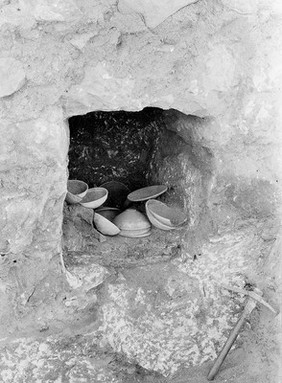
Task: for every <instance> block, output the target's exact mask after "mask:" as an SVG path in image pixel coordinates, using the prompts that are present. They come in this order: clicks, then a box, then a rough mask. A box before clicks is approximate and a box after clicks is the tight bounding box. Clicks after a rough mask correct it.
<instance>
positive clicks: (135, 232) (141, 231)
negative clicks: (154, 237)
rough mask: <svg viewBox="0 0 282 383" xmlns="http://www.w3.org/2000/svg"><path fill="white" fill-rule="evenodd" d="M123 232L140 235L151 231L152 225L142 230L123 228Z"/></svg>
mask: <svg viewBox="0 0 282 383" xmlns="http://www.w3.org/2000/svg"><path fill="white" fill-rule="evenodd" d="M121 231H122V232H123V233H125V234H126V233H127V234H131V235H132V236H136V237H137V236H139V235H143V234H147V233H149V231H151V227H147V228H146V229H140V230H124V229H123V230H121Z"/></svg>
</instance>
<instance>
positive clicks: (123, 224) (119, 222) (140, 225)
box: [113, 209, 151, 231]
mask: <svg viewBox="0 0 282 383" xmlns="http://www.w3.org/2000/svg"><path fill="white" fill-rule="evenodd" d="M113 223H114V224H115V225H116V226H117V227H119V228H120V229H121V230H129V231H134V230H142V229H148V228H150V227H151V224H150V222H149V221H148V219H147V217H146V216H145V215H144V214H142V213H140V211H138V210H135V209H127V210H125V211H124V212H123V213H121V214H119V215H117V216H116V217H115V219H114V220H113Z"/></svg>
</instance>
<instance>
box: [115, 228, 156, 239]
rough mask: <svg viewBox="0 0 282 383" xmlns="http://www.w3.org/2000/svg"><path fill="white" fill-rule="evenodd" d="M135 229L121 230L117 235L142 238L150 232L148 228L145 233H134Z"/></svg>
mask: <svg viewBox="0 0 282 383" xmlns="http://www.w3.org/2000/svg"><path fill="white" fill-rule="evenodd" d="M135 231H136V230H121V231H120V233H119V235H121V236H122V237H129V238H143V237H148V236H149V235H150V234H151V230H150V229H149V230H148V231H146V232H145V233H138V232H137V233H136V232H135Z"/></svg>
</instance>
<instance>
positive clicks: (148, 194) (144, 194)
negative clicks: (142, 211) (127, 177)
mask: <svg viewBox="0 0 282 383" xmlns="http://www.w3.org/2000/svg"><path fill="white" fill-rule="evenodd" d="M166 191H167V186H165V185H153V186H147V187H145V188H141V189H138V190H135V191H134V192H132V193H130V194H128V196H127V199H128V200H129V201H132V202H141V201H146V200H148V199H150V198H155V197H158V196H159V195H161V194H163V193H165V192H166Z"/></svg>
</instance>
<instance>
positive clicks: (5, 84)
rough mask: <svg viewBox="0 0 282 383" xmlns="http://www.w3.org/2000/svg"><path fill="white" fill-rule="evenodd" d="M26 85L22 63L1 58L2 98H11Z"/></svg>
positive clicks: (9, 58)
mask: <svg viewBox="0 0 282 383" xmlns="http://www.w3.org/2000/svg"><path fill="white" fill-rule="evenodd" d="M24 83H25V71H24V68H23V65H22V63H21V62H20V61H18V60H15V59H14V58H12V57H4V58H0V84H1V85H0V97H5V96H10V95H11V94H13V93H15V92H16V91H17V90H19V89H20V88H21V87H22V86H23V85H24Z"/></svg>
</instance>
